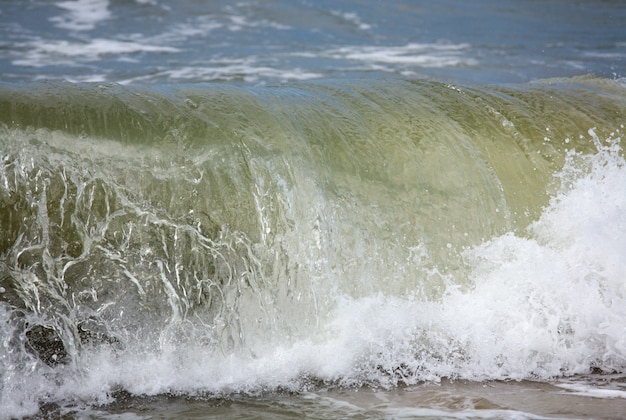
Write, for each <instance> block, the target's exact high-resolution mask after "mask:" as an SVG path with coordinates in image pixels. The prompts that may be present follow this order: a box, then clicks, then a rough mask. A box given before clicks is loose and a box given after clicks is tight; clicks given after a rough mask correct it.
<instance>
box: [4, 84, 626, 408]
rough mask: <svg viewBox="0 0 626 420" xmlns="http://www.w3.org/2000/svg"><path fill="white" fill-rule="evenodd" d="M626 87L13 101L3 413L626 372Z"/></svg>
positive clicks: (382, 87) (117, 94)
mask: <svg viewBox="0 0 626 420" xmlns="http://www.w3.org/2000/svg"><path fill="white" fill-rule="evenodd" d="M625 94H626V91H625V88H624V85H623V83H621V82H620V81H609V80H604V79H594V78H579V79H561V80H548V81H543V82H537V83H531V84H528V85H525V86H508V87H490V88H486V87H466V86H462V85H450V84H443V83H436V82H404V81H385V82H383V81H377V82H373V81H368V82H352V83H348V82H323V83H310V84H302V85H298V86H297V87H294V86H282V87H273V88H270V87H257V88H242V87H234V86H224V85H210V84H207V85H191V86H190V85H187V86H184V85H170V86H165V87H160V88H159V89H151V90H148V89H141V88H136V87H134V88H130V87H122V86H119V85H115V84H68V83H50V82H47V83H41V84H35V85H30V86H28V87H27V88H24V87H21V86H17V85H12V84H3V85H2V86H0V118H1V121H0V122H1V125H0V139H1V142H2V144H3V148H2V149H1V150H0V209H1V211H0V232H1V235H0V257H1V259H0V292H1V293H0V328H1V329H2V334H1V337H2V346H1V347H0V372H1V382H0V386H1V388H0V389H1V393H0V398H1V399H0V411H1V412H3V413H10V414H9V415H11V416H23V415H28V414H33V413H36V412H37V411H38V410H39V407H40V405H41V404H45V403H48V402H54V403H61V404H88V405H98V404H106V403H109V402H111V401H113V400H114V399H115V395H116V394H117V393H119V392H122V391H123V392H128V393H131V394H133V395H159V394H174V395H188V396H202V397H214V396H223V395H229V394H232V393H251V394H257V393H261V392H265V391H275V390H290V391H304V390H308V389H315V388H316V387H320V386H339V387H353V386H354V387H358V386H362V385H371V386H380V387H385V388H388V387H394V386H398V385H405V384H416V383H420V382H422V381H439V380H441V379H442V378H464V379H470V380H489V379H550V378H554V377H559V376H569V375H575V374H581V373H587V372H589V371H590V369H593V370H594V371H602V372H614V371H616V372H621V371H623V369H624V366H625V365H626V326H625V325H626V324H625V323H624V322H623V321H624V320H625V319H626V301H625V300H626V283H625V282H624V279H625V278H626V261H625V260H624V258H623V255H624V254H625V253H626V189H625V188H626V187H625V186H626V169H625V167H624V164H625V162H624V157H623V151H622V147H621V138H622V136H623V133H624V126H623V124H624V115H625V112H626V100H625V99H624V98H626V95H625Z"/></svg>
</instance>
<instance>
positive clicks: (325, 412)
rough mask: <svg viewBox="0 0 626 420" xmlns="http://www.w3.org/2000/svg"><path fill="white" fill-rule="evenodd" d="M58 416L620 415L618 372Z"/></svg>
mask: <svg viewBox="0 0 626 420" xmlns="http://www.w3.org/2000/svg"><path fill="white" fill-rule="evenodd" d="M43 411H45V412H47V413H48V414H50V415H52V414H53V415H61V416H64V418H86V417H88V418H93V419H111V418H119V419H154V418H160V419H175V418H202V419H213V418H214V419H218V418H229V419H252V418H256V419H296V418H311V419H331V418H332V419H339V418H351V419H373V418H377V419H402V418H419V419H583V418H594V419H621V418H623V415H624V412H626V378H625V377H624V375H622V374H620V375H600V374H597V375H589V376H582V377H574V378H567V379H560V380H555V381H550V382H536V381H486V382H471V381H465V380H457V381H450V380H447V379H444V380H442V381H440V382H438V383H423V384H418V385H413V386H409V387H398V388H393V389H391V390H385V389H373V388H353V389H341V388H324V387H321V388H320V389H316V390H314V391H309V392H303V393H298V394H294V393H288V392H282V393H281V392H278V393H276V392H274V393H260V394H259V395H254V396H242V395H229V396H227V397H223V398H215V397H213V398H203V397H198V396H196V397H191V396H175V395H164V396H145V397H141V396H132V395H129V394H126V395H124V394H123V393H120V394H119V395H118V396H117V400H116V402H115V403H113V404H109V405H105V406H101V407H92V408H88V409H79V410H77V409H75V408H72V407H71V405H70V406H69V407H58V406H48V407H44V408H43Z"/></svg>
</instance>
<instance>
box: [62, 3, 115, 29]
mask: <svg viewBox="0 0 626 420" xmlns="http://www.w3.org/2000/svg"><path fill="white" fill-rule="evenodd" d="M55 6H57V7H59V8H61V9H64V10H65V11H66V13H64V14H62V15H60V16H54V17H51V18H50V21H51V22H54V24H55V25H56V26H57V27H59V28H63V29H69V30H72V31H88V30H92V29H94V28H95V27H96V26H97V25H98V24H99V23H101V22H102V21H105V20H107V19H109V18H110V17H111V12H110V11H109V1H108V0H74V1H62V2H57V3H55Z"/></svg>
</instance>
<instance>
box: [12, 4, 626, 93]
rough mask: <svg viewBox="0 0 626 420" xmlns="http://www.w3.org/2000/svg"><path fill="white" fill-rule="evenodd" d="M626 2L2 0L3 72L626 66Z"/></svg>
mask: <svg viewBox="0 0 626 420" xmlns="http://www.w3.org/2000/svg"><path fill="white" fill-rule="evenodd" d="M625 21H626V5H625V4H624V2H621V1H611V0H604V1H569V0H547V1H536V0H505V1H490V0H478V1H472V2H466V1H459V0H445V1H436V2H435V1H415V0H413V1H408V0H391V1H374V0H368V1H357V0H352V1H340V2H337V1H324V0H321V1H305V0H297V1H291V0H269V1H242V2H231V1H193V0H182V1H176V2H165V1H158V0H134V1H131V0H127V1H116V0H111V1H108V0H76V1H56V2H51V1H35V0H30V1H21V0H9V1H3V2H2V4H1V5H0V74H1V75H2V76H0V77H1V80H3V81H9V82H25V81H33V80H46V79H49V80H51V79H54V80H58V79H62V80H69V81H74V82H77V81H108V82H118V83H197V82H216V81H229V82H232V83H244V84H255V85H258V84H276V83H283V82H291V81H298V80H311V79H328V78H332V79H360V78H409V79H437V80H445V81H451V82H469V83H480V84H494V83H496V84H497V83H517V82H527V81H530V80H535V79H538V78H548V77H571V76H578V75H585V74H593V75H595V76H601V77H608V78H619V77H623V76H624V69H625V66H626V31H625V30H624V22H625Z"/></svg>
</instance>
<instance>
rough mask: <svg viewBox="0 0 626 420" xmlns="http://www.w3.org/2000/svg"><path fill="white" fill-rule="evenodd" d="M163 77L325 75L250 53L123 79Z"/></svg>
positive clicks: (253, 79)
mask: <svg viewBox="0 0 626 420" xmlns="http://www.w3.org/2000/svg"><path fill="white" fill-rule="evenodd" d="M163 77H165V78H167V79H170V80H175V81H180V80H195V81H216V80H221V81H237V80H243V81H245V82H248V83H256V82H259V81H260V80H262V79H275V80H279V81H290V80H308V79H315V78H319V77H322V75H321V74H320V73H315V72H311V71H306V70H303V69H300V68H288V69H281V68H274V67H269V66H267V65H264V64H261V63H259V61H258V59H257V57H254V56H250V57H246V58H242V59H237V58H232V59H228V58H223V59H216V60H211V61H210V62H207V63H194V65H193V66H187V67H181V68H178V69H171V70H165V71H162V72H159V73H156V74H151V75H147V76H142V77H138V78H133V79H131V80H126V81H121V83H132V82H139V81H145V80H151V79H153V78H163Z"/></svg>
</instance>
